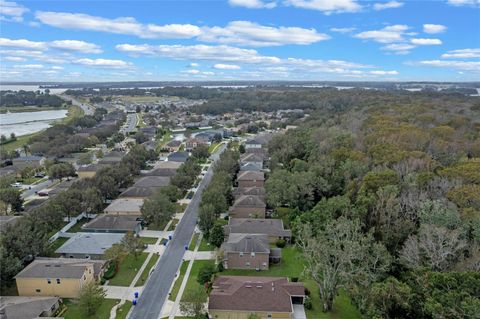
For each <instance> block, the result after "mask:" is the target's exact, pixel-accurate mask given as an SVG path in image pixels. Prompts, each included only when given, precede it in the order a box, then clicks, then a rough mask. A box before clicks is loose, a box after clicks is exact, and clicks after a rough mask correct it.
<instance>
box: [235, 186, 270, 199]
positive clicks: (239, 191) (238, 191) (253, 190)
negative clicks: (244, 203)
mask: <svg viewBox="0 0 480 319" xmlns="http://www.w3.org/2000/svg"><path fill="white" fill-rule="evenodd" d="M232 194H233V196H234V197H235V199H238V198H239V197H240V196H242V195H254V196H259V197H260V198H262V199H264V200H265V195H266V193H265V188H264V187H236V188H234V190H233V192H232Z"/></svg>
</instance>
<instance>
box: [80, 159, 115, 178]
mask: <svg viewBox="0 0 480 319" xmlns="http://www.w3.org/2000/svg"><path fill="white" fill-rule="evenodd" d="M109 166H110V164H105V163H100V162H99V163H98V164H90V165H87V166H81V167H79V168H78V169H77V174H78V177H79V178H90V177H94V176H95V174H97V172H98V171H99V170H100V169H102V168H104V167H109Z"/></svg>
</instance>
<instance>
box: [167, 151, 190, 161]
mask: <svg viewBox="0 0 480 319" xmlns="http://www.w3.org/2000/svg"><path fill="white" fill-rule="evenodd" d="M189 156H190V153H188V152H173V153H171V154H170V155H168V157H167V158H168V161H169V162H181V163H185V162H186V161H187V159H188V157H189Z"/></svg>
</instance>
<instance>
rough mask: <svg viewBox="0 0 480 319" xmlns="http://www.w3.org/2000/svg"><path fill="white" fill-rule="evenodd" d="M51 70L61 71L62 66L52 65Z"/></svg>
mask: <svg viewBox="0 0 480 319" xmlns="http://www.w3.org/2000/svg"><path fill="white" fill-rule="evenodd" d="M52 70H63V66H58V65H54V66H52Z"/></svg>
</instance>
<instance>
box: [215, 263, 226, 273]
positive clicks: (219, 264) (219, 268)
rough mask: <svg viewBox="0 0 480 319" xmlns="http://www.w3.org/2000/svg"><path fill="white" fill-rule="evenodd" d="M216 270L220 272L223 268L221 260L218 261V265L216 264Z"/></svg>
mask: <svg viewBox="0 0 480 319" xmlns="http://www.w3.org/2000/svg"><path fill="white" fill-rule="evenodd" d="M217 270H218V272H222V271H224V270H225V267H224V266H223V263H222V262H219V263H218V265H217Z"/></svg>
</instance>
